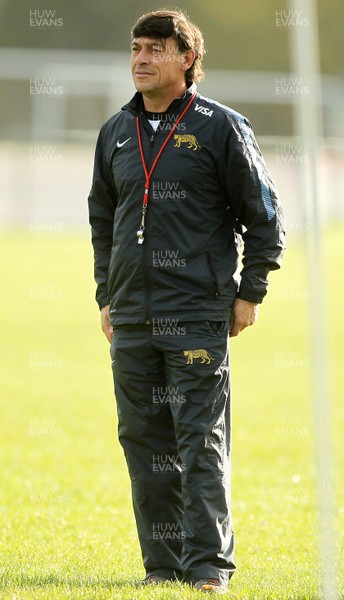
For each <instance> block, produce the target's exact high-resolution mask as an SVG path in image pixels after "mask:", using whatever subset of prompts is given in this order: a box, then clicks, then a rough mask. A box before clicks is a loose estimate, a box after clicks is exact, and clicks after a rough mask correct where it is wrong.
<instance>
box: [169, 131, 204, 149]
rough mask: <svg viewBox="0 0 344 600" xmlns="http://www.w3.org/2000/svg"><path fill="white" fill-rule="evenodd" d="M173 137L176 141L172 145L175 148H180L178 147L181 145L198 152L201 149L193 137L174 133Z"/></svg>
mask: <svg viewBox="0 0 344 600" xmlns="http://www.w3.org/2000/svg"><path fill="white" fill-rule="evenodd" d="M173 137H174V139H175V141H176V143H175V144H174V147H175V148H180V145H181V144H183V143H185V144H187V147H188V148H192V149H193V150H198V149H199V148H200V147H201V146H200V145H199V143H198V141H197V138H196V136H195V135H189V134H187V133H185V134H181V133H175V134H174V136H173Z"/></svg>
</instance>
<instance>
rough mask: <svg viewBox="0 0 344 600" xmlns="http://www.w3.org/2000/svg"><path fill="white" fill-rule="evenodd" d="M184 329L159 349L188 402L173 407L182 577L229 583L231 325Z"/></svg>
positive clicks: (231, 569)
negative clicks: (178, 465) (179, 472)
mask: <svg viewBox="0 0 344 600" xmlns="http://www.w3.org/2000/svg"><path fill="white" fill-rule="evenodd" d="M184 325H185V333H186V335H185V336H182V335H180V336H176V337H175V339H174V340H172V341H171V339H169V340H168V342H167V340H166V342H163V341H162V344H161V347H165V370H166V376H167V382H168V385H171V386H173V387H174V388H176V389H178V390H179V394H180V395H181V396H182V397H183V399H184V402H183V403H180V402H176V403H173V404H171V409H172V413H173V419H174V426H175V431H176V438H177V442H178V452H179V456H180V461H181V463H182V498H183V507H184V515H183V524H182V529H183V532H184V536H185V539H184V542H183V552H182V571H183V574H184V577H185V578H186V579H187V580H188V581H194V580H196V579H201V578H204V577H216V578H219V579H220V580H222V581H223V582H224V583H227V582H228V579H229V577H231V575H232V574H233V572H234V570H235V565H234V534H233V527H232V517H231V507H230V502H231V499H230V488H231V481H230V429H231V420H230V385H229V352H228V325H227V324H226V323H223V324H214V323H213V324H212V323H209V322H203V323H187V324H184Z"/></svg>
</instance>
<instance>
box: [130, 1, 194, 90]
mask: <svg viewBox="0 0 344 600" xmlns="http://www.w3.org/2000/svg"><path fill="white" fill-rule="evenodd" d="M140 37H148V38H155V39H167V38H172V39H174V40H176V44H177V48H178V51H179V52H185V51H186V50H194V51H195V60H194V62H193V64H192V66H191V67H190V68H189V69H188V70H187V71H186V73H185V81H186V83H187V85H190V84H191V83H193V82H198V81H201V80H202V79H204V73H203V70H202V66H203V56H204V54H205V49H204V40H203V35H202V33H201V31H200V30H199V28H198V27H197V26H196V25H194V23H192V22H191V21H190V20H189V19H188V17H187V16H186V15H185V14H184V13H183V12H181V11H179V10H156V11H153V12H150V13H147V14H146V15H142V17H140V18H139V19H138V21H137V22H136V23H135V25H134V27H133V29H132V31H131V39H132V40H133V39H134V38H140Z"/></svg>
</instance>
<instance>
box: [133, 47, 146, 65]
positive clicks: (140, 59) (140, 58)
mask: <svg viewBox="0 0 344 600" xmlns="http://www.w3.org/2000/svg"><path fill="white" fill-rule="evenodd" d="M135 62H136V63H139V64H140V65H142V64H147V63H148V62H149V56H148V52H147V50H146V49H145V48H141V50H140V52H139V53H138V54H136V57H135Z"/></svg>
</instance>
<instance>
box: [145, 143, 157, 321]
mask: <svg viewBox="0 0 344 600" xmlns="http://www.w3.org/2000/svg"><path fill="white" fill-rule="evenodd" d="M155 135H156V133H155V132H154V133H152V135H151V136H150V140H149V163H151V162H152V160H151V159H152V152H153V146H154V141H155ZM148 224H149V211H148V212H147V215H146V229H148ZM143 273H144V280H145V288H146V289H145V296H146V306H145V323H146V325H149V324H150V322H151V315H150V310H149V307H150V296H151V289H150V281H149V277H148V273H149V254H148V240H147V239H146V241H145V243H144V244H143Z"/></svg>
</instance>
